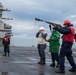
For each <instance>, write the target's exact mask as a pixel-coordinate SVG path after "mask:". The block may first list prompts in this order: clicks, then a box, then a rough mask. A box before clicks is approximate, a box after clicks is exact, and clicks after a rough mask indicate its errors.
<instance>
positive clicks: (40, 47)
mask: <svg viewBox="0 0 76 75" xmlns="http://www.w3.org/2000/svg"><path fill="white" fill-rule="evenodd" d="M45 49H46V44H38V53H39V56H40V60H44V61H45Z"/></svg>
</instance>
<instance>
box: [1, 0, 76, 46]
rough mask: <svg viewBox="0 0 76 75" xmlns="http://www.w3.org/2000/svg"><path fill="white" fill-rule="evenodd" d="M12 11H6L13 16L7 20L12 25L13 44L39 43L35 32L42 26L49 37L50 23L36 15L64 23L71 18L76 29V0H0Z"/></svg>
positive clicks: (9, 15)
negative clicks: (40, 20) (43, 21)
mask: <svg viewBox="0 0 76 75" xmlns="http://www.w3.org/2000/svg"><path fill="white" fill-rule="evenodd" d="M0 2H2V4H3V6H4V7H6V8H8V9H10V10H11V12H4V15H3V16H5V17H11V18H13V20H12V21H5V22H6V23H9V24H10V25H12V27H13V28H12V32H13V35H14V36H13V37H12V39H11V42H12V44H14V45H16V46H31V45H36V44H37V39H36V38H35V34H36V32H37V31H38V29H39V27H40V26H44V27H45V31H46V32H47V33H48V37H49V36H50V34H51V32H50V31H49V27H48V24H45V23H41V22H36V23H35V17H38V18H41V19H43V20H47V21H52V22H56V23H60V24H63V22H64V20H65V19H69V20H70V21H71V23H72V24H73V25H74V27H75V29H76V0H0Z"/></svg>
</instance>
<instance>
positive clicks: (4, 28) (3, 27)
mask: <svg viewBox="0 0 76 75" xmlns="http://www.w3.org/2000/svg"><path fill="white" fill-rule="evenodd" d="M4 11H8V12H10V10H8V9H7V8H4V7H3V5H2V3H1V2H0V45H1V44H2V39H3V37H4V35H5V33H7V34H9V36H12V26H11V25H9V24H7V23H5V22H4V21H3V20H12V18H5V17H3V12H4Z"/></svg>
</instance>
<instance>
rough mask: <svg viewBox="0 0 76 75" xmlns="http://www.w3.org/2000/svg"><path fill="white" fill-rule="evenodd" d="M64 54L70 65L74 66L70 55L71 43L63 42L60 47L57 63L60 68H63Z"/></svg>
mask: <svg viewBox="0 0 76 75" xmlns="http://www.w3.org/2000/svg"><path fill="white" fill-rule="evenodd" d="M65 56H66V57H67V59H68V61H69V63H70V65H71V66H72V67H73V68H75V67H76V65H75V62H74V59H73V56H72V43H70V42H63V44H62V46H61V49H60V57H59V63H60V69H61V70H65V66H64V63H65Z"/></svg>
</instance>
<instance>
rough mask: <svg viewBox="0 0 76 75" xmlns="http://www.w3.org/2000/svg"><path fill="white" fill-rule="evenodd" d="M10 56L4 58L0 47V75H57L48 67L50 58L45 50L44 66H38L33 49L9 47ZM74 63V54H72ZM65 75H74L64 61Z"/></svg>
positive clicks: (35, 52) (75, 54)
mask: <svg viewBox="0 0 76 75" xmlns="http://www.w3.org/2000/svg"><path fill="white" fill-rule="evenodd" d="M10 50H11V56H10V57H8V56H7V57H4V56H2V54H3V47H0V75H59V74H57V73H55V70H56V68H52V67H50V66H49V65H50V63H51V57H50V53H49V51H48V50H46V65H45V66H44V65H38V64H37V62H38V60H39V57H38V53H37V49H36V48H34V47H11V48H10ZM73 56H74V58H75V62H76V52H75V49H74V54H73ZM65 65H66V67H65V68H66V72H65V75H76V72H75V73H72V72H69V71H68V69H69V68H71V66H70V65H69V63H68V61H67V60H66V63H65ZM60 75H62V74H60Z"/></svg>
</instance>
